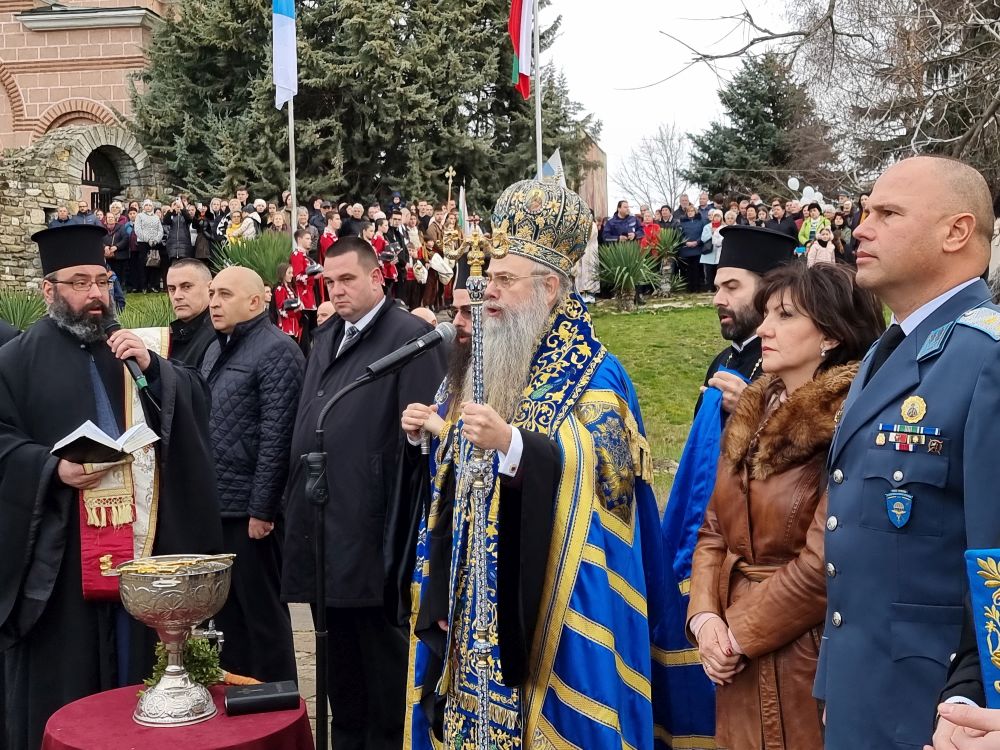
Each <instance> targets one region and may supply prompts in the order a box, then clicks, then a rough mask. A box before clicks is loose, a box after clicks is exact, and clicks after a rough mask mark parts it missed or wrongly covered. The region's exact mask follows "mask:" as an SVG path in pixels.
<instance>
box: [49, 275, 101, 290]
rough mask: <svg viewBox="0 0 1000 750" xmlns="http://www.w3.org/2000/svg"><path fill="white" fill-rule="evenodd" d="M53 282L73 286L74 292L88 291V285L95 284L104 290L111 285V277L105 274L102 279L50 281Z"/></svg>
mask: <svg viewBox="0 0 1000 750" xmlns="http://www.w3.org/2000/svg"><path fill="white" fill-rule="evenodd" d="M52 283H53V284H67V285H69V286H71V287H73V291H74V292H89V291H90V287H92V286H94V284H97V288H98V289H99V290H101V291H102V292H106V291H107V290H108V287H110V286H111V279H110V278H108V277H107V276H105V277H104V278H103V279H70V280H69V281H55V280H53V281H52Z"/></svg>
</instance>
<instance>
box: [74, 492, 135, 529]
mask: <svg viewBox="0 0 1000 750" xmlns="http://www.w3.org/2000/svg"><path fill="white" fill-rule="evenodd" d="M83 506H84V508H85V509H86V511H87V525H88V526H93V527H94V528H97V529H104V528H107V526H108V520H109V518H110V521H111V526H112V528H115V529H120V528H121V527H122V526H127V525H128V524H130V523H133V522H134V521H135V504H134V503H133V502H132V497H131V496H129V495H125V496H121V495H118V496H111V497H88V498H87V499H86V500H84V502H83Z"/></svg>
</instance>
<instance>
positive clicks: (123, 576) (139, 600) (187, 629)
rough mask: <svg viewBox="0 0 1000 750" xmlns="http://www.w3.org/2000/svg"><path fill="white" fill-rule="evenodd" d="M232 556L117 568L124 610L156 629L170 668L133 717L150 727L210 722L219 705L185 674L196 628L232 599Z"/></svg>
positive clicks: (145, 561) (147, 560)
mask: <svg viewBox="0 0 1000 750" xmlns="http://www.w3.org/2000/svg"><path fill="white" fill-rule="evenodd" d="M232 566H233V555H159V556H156V557H142V558H138V559H136V560H132V561H131V562H127V563H122V564H121V565H119V566H118V567H117V568H115V571H114V572H115V573H116V574H117V575H118V577H119V578H118V590H119V592H120V593H121V597H122V604H124V605H125V609H127V610H128V611H129V613H130V614H131V615H132V616H133V617H135V618H136V619H137V620H139V621H140V622H142V623H144V624H145V625H148V626H149V627H151V628H153V629H155V630H156V633H157V635H159V636H160V641H161V642H162V643H163V645H164V646H165V647H166V650H167V669H166V672H165V673H164V674H163V677H161V678H160V681H159V682H158V683H156V685H154V686H153V687H151V688H148V689H147V690H146V691H145V692H143V693H142V696H141V697H140V698H139V705H138V706H136V708H135V714H133V716H132V718H133V719H135V721H136V722H137V723H139V724H143V725H145V726H150V727H180V726H186V725H188V724H197V723H198V722H200V721H205V720H206V719H211V718H212V717H213V716H215V714H216V709H215V703H213V701H212V696H211V694H210V693H209V692H208V689H207V688H205V686H204V685H199V684H198V683H196V682H194V681H192V680H191V678H190V677H189V676H188V673H187V670H186V669H184V642H185V641H187V639H188V636H189V635H190V634H191V628H192V627H194V626H195V625H198V624H199V623H201V622H203V621H204V620H207V619H208V618H209V617H214V616H215V615H216V614H217V613H218V612H219V610H220V609H222V605H223V604H224V603H225V601H226V597H227V596H229V582H230V577H231V573H232Z"/></svg>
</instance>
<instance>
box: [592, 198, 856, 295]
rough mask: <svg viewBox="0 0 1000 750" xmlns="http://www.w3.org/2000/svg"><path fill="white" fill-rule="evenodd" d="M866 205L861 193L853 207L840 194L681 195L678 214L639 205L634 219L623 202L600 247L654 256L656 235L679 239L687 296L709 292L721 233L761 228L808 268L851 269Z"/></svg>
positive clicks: (677, 261) (602, 226) (604, 224)
mask: <svg viewBox="0 0 1000 750" xmlns="http://www.w3.org/2000/svg"><path fill="white" fill-rule="evenodd" d="M868 201H869V196H868V194H867V193H862V194H861V196H860V197H859V199H858V201H857V203H856V204H855V202H854V201H853V200H852V199H851V198H849V197H848V195H847V194H846V193H844V192H840V193H839V194H838V195H837V198H836V203H834V204H820V203H819V202H817V201H811V202H805V203H803V202H800V201H798V200H796V199H791V200H786V199H784V198H780V197H775V198H772V199H771V200H770V201H769V202H767V203H765V202H764V201H762V200H761V197H760V194H759V193H751V194H750V195H749V196H742V195H735V196H729V197H728V198H727V197H726V196H725V195H723V194H722V193H716V194H715V195H714V196H712V197H710V196H709V194H708V193H707V192H704V191H702V192H701V193H700V194H699V196H698V203H697V204H695V203H692V202H691V199H690V198H689V197H688V196H687V194H682V195H681V197H680V200H679V205H678V206H677V207H676V208H671V207H670V206H669V205H663V206H660V207H659V209H653V208H651V207H650V206H647V205H645V204H643V205H640V206H639V213H638V215H633V214H632V212H631V210H632V209H631V207H630V205H629V202H628V201H627V200H622V201H619V202H618V205H617V206H616V208H615V213H614V214H612V215H611V216H609V217H606V218H604V219H602V220H601V221H600V223H599V232H600V233H599V242H600V243H601V244H605V243H608V242H619V241H622V240H627V241H631V240H636V241H638V242H639V244H640V245H641V246H642V247H643V248H644V249H649V250H650V252H653V253H658V252H659V235H660V231H661V230H663V229H672V230H675V231H676V232H677V233H678V234H679V235H680V246H679V247H678V248H677V252H676V257H675V258H674V259H673V261H672V262H673V268H672V269H671V271H672V272H673V273H674V274H676V275H677V276H679V277H680V278H682V279H683V281H684V288H685V289H686V290H687V291H689V292H704V291H711V290H712V289H713V288H714V286H715V270H716V268H717V267H718V263H719V251H720V249H721V247H722V235H721V234H720V230H721V229H722V227H724V226H733V225H736V226H749V227H759V228H762V229H770V230H773V231H775V232H781V233H782V234H787V235H789V236H790V237H792V238H794V239H795V240H797V243H798V244H797V245H796V249H795V254H796V256H797V257H802V258H804V259H805V260H806V261H807V262H808V263H809V265H812V264H814V263H844V264H848V265H854V262H855V250H856V245H857V243H856V241H855V239H854V230H856V229H857V228H858V226H859V225H860V224H861V222H863V221H864V220H865V219H866V218H867V217H868Z"/></svg>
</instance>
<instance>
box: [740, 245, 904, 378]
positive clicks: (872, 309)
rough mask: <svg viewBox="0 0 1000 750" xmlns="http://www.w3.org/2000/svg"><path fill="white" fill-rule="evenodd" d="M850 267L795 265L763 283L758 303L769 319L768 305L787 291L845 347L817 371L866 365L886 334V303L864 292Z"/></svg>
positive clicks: (770, 275)
mask: <svg viewBox="0 0 1000 750" xmlns="http://www.w3.org/2000/svg"><path fill="white" fill-rule="evenodd" d="M854 275H855V271H854V269H853V268H851V267H849V266H845V265H843V264H833V263H817V264H816V265H814V266H813V267H812V268H809V267H807V266H806V265H805V264H804V263H790V264H788V265H785V266H781V267H779V268H776V269H775V270H773V271H771V272H770V273H768V274H767V275H766V276H764V278H763V279H762V280H761V283H760V285H759V286H758V287H757V293H756V294H755V295H754V299H753V304H754V307H755V308H756V309H757V313H758V314H759V315H760V316H761V317H763V316H764V313H765V310H766V308H767V303H768V300H770V299H771V298H772V297H774V296H775V295H776V294H782V293H784V292H787V293H788V295H789V297H790V298H791V302H792V304H793V305H794V306H795V309H797V310H798V311H799V312H801V313H802V314H803V315H805V316H806V317H807V318H809V319H810V320H812V322H813V324H814V325H815V326H816V327H817V328H818V329H819V330H820V331H821V332H822V333H823V335H824V336H826V337H827V338H831V339H835V340H836V341H839V342H840V345H839V346H837V347H835V348H834V349H831V350H830V351H829V352H828V353H827V355H826V357H825V358H824V359H823V361H822V362H821V363H820V366H819V369H818V370H817V372H823V371H824V370H829V369H830V368H831V367H837V366H838V365H846V364H847V363H848V362H855V361H857V360H860V359H861V358H862V357H863V356H864V355H865V352H867V351H868V349H869V347H871V345H872V343H874V341H875V339H877V338H878V337H879V336H881V335H882V332H883V331H885V315H884V314H883V312H882V303H881V302H880V301H879V300H878V298H877V297H876V296H875V295H874V294H872V293H871V292H869V291H867V290H865V289H862V288H860V287H859V286H858V285H857V283H855V280H854Z"/></svg>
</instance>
